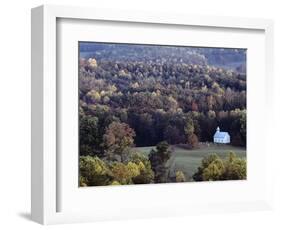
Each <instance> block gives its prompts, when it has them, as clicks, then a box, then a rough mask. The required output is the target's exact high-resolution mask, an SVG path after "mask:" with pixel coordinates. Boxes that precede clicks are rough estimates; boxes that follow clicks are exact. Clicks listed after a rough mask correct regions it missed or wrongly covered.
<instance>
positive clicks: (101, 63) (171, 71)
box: [78, 42, 247, 187]
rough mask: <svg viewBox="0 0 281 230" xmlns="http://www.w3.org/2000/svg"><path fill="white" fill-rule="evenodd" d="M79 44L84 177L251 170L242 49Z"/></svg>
mask: <svg viewBox="0 0 281 230" xmlns="http://www.w3.org/2000/svg"><path fill="white" fill-rule="evenodd" d="M78 48H79V63H78V65H79V73H78V75H79V76H78V79H79V186H80V187H85V186H107V185H132V184H157V183H176V182H200V181H226V180H245V179H246V178H247V170H246V168H247V159H246V139H247V138H246V137H247V135H246V109H247V107H246V88H247V84H246V66H247V63H246V61H247V60H246V56H247V50H246V49H238V48H223V47H218V48H213V47H212V48H210V47H188V46H167V45H144V44H121V43H101V42H79V43H78Z"/></svg>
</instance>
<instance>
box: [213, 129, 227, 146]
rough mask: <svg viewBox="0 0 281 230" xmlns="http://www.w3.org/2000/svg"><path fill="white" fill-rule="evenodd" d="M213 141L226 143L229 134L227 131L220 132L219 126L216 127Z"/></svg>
mask: <svg viewBox="0 0 281 230" xmlns="http://www.w3.org/2000/svg"><path fill="white" fill-rule="evenodd" d="M214 143H220V144H228V143H230V135H229V134H228V132H221V131H220V127H217V131H216V133H215V135H214Z"/></svg>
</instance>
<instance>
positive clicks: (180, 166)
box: [135, 143, 246, 178]
mask: <svg viewBox="0 0 281 230" xmlns="http://www.w3.org/2000/svg"><path fill="white" fill-rule="evenodd" d="M152 148H155V146H148V147H136V148H135V149H136V150H137V151H139V152H142V153H143V154H144V155H146V156H148V154H149V152H150V151H151V149H152ZM173 149H174V151H173V153H172V157H171V159H170V160H169V162H168V165H169V167H170V170H173V171H178V170H181V171H183V173H184V174H185V176H186V177H187V178H188V177H191V176H192V175H193V174H194V173H195V172H196V171H197V168H198V167H199V166H200V164H201V160H202V159H203V157H205V156H207V155H209V154H212V153H216V154H217V155H218V156H220V157H221V158H222V159H224V158H226V157H227V156H228V153H229V152H234V153H235V154H236V155H237V156H239V157H241V158H246V149H245V148H241V147H235V146H231V145H215V144H205V143H203V144H200V147H199V148H198V149H193V150H190V149H185V148H182V147H178V146H173Z"/></svg>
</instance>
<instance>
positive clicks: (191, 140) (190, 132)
mask: <svg viewBox="0 0 281 230" xmlns="http://www.w3.org/2000/svg"><path fill="white" fill-rule="evenodd" d="M194 130H195V128H194V122H193V119H192V117H191V116H188V117H187V119H186V125H185V128H184V131H185V134H186V136H187V143H188V144H189V146H190V147H191V148H197V147H198V138H197V136H196V134H195V133H194Z"/></svg>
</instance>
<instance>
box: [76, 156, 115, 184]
mask: <svg viewBox="0 0 281 230" xmlns="http://www.w3.org/2000/svg"><path fill="white" fill-rule="evenodd" d="M79 169H80V186H86V185H88V186H99V185H108V184H110V183H111V181H112V175H111V172H110V170H109V168H108V166H107V165H106V163H105V162H104V161H102V160H101V159H100V158H98V157H97V156H95V157H92V156H81V157H80V161H79Z"/></svg>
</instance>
